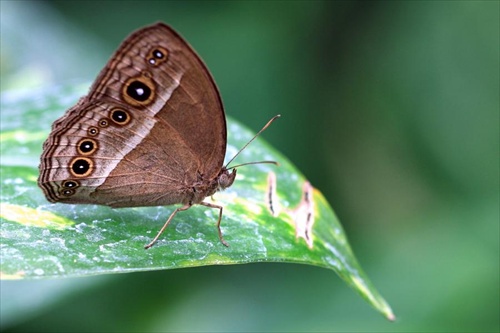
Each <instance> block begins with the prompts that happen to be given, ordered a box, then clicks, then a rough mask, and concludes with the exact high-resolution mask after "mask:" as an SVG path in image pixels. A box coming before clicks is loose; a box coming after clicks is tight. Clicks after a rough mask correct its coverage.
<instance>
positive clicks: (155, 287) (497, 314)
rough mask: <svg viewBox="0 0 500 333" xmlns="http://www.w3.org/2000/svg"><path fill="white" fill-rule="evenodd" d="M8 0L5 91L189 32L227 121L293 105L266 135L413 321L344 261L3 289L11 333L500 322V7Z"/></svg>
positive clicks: (71, 75)
mask: <svg viewBox="0 0 500 333" xmlns="http://www.w3.org/2000/svg"><path fill="white" fill-rule="evenodd" d="M0 3H1V22H0V23H1V89H2V91H7V90H14V89H37V88H40V87H47V86H51V85H59V84H71V83H72V82H75V83H81V82H88V84H90V83H91V82H92V81H93V80H94V78H95V77H96V75H97V73H98V72H99V70H100V69H101V68H102V67H103V66H104V64H105V62H106V60H107V59H108V58H109V56H110V55H111V53H112V52H113V51H114V50H115V49H116V47H117V46H118V45H119V43H120V42H121V41H122V40H123V39H124V38H125V37H126V36H127V35H128V34H129V33H130V32H132V31H133V30H135V29H137V28H139V27H142V26H144V25H147V24H150V23H153V22H156V21H164V22H166V23H168V24H169V25H171V26H172V27H174V28H175V29H176V30H177V31H179V33H180V34H181V35H183V36H184V37H185V38H186V39H187V40H188V41H189V42H190V44H191V45H192V46H193V47H194V48H195V49H196V50H197V52H198V53H199V54H200V55H201V56H202V58H203V59H204V60H205V62H206V63H207V65H208V67H209V68H210V70H211V72H212V74H213V75H214V77H215V79H216V81H217V83H218V86H219V88H220V91H221V94H222V97H223V100H224V103H225V107H226V112H227V114H228V115H230V116H231V117H233V118H235V119H237V120H239V121H241V122H242V123H244V124H246V125H248V126H249V127H250V128H252V129H254V130H257V129H259V128H260V127H261V126H262V124H264V123H265V122H266V121H267V120H268V119H269V118H270V117H271V116H273V115H275V114H277V113H281V114H282V115H283V117H282V119H280V120H279V121H278V122H277V123H276V124H275V125H273V126H272V128H271V129H269V130H268V131H267V132H266V133H265V134H264V135H263V136H264V138H265V139H266V140H268V141H269V142H270V143H271V144H272V145H274V146H275V147H276V148H277V149H278V150H280V151H281V152H283V153H284V154H285V155H286V156H288V157H289V158H290V160H292V162H294V163H295V164H296V165H297V166H298V167H299V169H300V170H302V171H303V172H304V174H305V175H306V176H307V177H308V179H309V180H310V181H311V182H312V184H313V185H314V186H315V187H317V188H319V189H320V190H321V191H322V192H323V193H324V194H325V196H326V197H327V198H328V200H329V202H330V204H331V205H332V206H333V208H334V209H335V211H336V212H337V214H338V216H339V218H340V220H341V221H342V223H343V225H344V227H345V229H346V232H347V235H348V236H349V239H350V241H351V245H352V247H353V249H354V252H355V253H356V255H357V257H358V259H359V261H360V262H361V265H362V266H363V267H364V269H365V271H366V273H367V274H368V276H369V277H370V278H371V280H372V282H373V283H374V284H375V286H376V287H377V288H378V289H379V291H380V292H381V293H382V295H383V296H384V297H385V298H386V299H387V301H388V302H389V303H390V304H391V305H392V307H393V310H394V311H395V313H396V316H398V320H397V321H396V322H395V323H390V322H387V321H386V320H385V319H383V317H381V316H380V315H379V314H378V313H377V312H375V311H374V310H373V309H372V308H370V307H369V306H368V305H367V304H366V303H365V302H364V301H363V300H362V299H361V298H360V297H359V296H358V295H356V294H355V293H353V292H352V291H351V290H350V289H349V288H348V287H347V286H346V285H345V284H344V283H343V282H342V281H341V280H340V279H339V278H338V277H336V276H335V275H334V273H332V272H331V271H328V270H324V269H320V268H316V267H308V266H300V265H284V264H252V265H242V266H214V267H204V268H193V269H182V270H171V271H161V272H145V273H134V274H123V275H115V276H99V277H92V278H79V279H64V280H52V281H14V282H11V281H8V282H2V283H1V285H0V286H1V305H2V306H1V308H0V309H1V312H0V314H1V317H0V319H1V321H0V324H1V326H0V329H1V330H2V331H5V332H26V331H101V332H102V331H220V330H225V331H356V332H360V331H397V332H402V331H406V332H410V331H411V332H416V331H419V332H430V331H432V332H465V331H471V332H483V331H484V332H486V331H488V332H492V331H499V330H500V323H499V321H500V319H499V318H500V306H499V298H500V291H499V283H500V282H499V270H500V267H499V259H500V258H499V257H500V245H499V237H500V236H499V233H500V230H499V224H500V222H499V200H500V198H499V185H500V184H499V122H500V119H499V118H500V116H499V94H500V93H499V89H500V87H499V81H500V79H499V71H500V68H499V58H500V54H499V39H500V36H499V29H500V28H499V12H500V11H499V10H500V9H499V2H498V1H435V2H431V1H411V2H395V1H387V2H385V1H380V2H371V1H370V2H340V1H339V2H335V1H330V2H329V1H326V2H320V1H306V2H300V1H294V2H273V1H269V2H254V1H233V2H229V1H221V2H209V1H201V2H196V1H189V2H175V1H4V0H2V1H1V2H0ZM63 112H64V110H61V115H62V114H63ZM6 303H9V306H8V307H7V306H5V304H6Z"/></svg>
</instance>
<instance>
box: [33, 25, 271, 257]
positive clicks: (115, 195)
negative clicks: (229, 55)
mask: <svg viewBox="0 0 500 333" xmlns="http://www.w3.org/2000/svg"><path fill="white" fill-rule="evenodd" d="M277 117H279V115H278V116H276V117H274V118H273V119H271V120H270V121H269V122H268V123H267V124H266V126H264V128H262V130H261V131H259V133H258V134H260V133H261V132H262V131H263V130H264V129H265V128H267V126H269V125H270V123H271V122H272V121H273V120H274V119H276V118H277ZM258 134H257V135H258ZM226 137H227V132H226V118H225V114H224V109H223V106H222V101H221V98H220V95H219V91H218V89H217V86H216V85H215V82H214V80H213V78H212V76H211V75H210V73H209V71H208V69H207V67H206V66H205V64H204V63H203V61H202V60H201V59H200V57H199V56H198V55H197V54H196V53H195V51H194V50H193V49H192V48H191V47H190V46H189V44H188V43H187V42H186V41H185V40H184V39H182V37H180V36H179V35H178V34H177V33H176V32H175V31H174V30H173V29H172V28H170V27H169V26H167V25H165V24H163V23H157V24H155V25H152V26H148V27H145V28H143V29H140V30H138V31H136V32H134V33H132V34H131V35H130V36H129V37H128V38H127V39H126V40H125V41H124V42H123V43H122V44H121V45H120V47H119V48H118V50H117V51H116V52H115V54H114V55H113V56H112V57H111V59H110V60H109V62H108V63H107V64H106V67H105V68H104V69H103V70H102V71H101V73H100V74H99V76H98V77H97V79H96V81H95V82H94V84H93V85H92V87H91V88H90V92H89V94H88V95H87V96H84V97H82V98H81V99H80V100H79V101H78V103H77V104H76V105H75V106H73V107H72V108H70V109H69V110H68V111H67V112H66V114H65V115H64V116H63V117H61V118H60V119H58V120H57V121H55V122H54V124H53V125H52V132H51V134H50V135H49V137H48V139H47V140H46V141H45V143H44V145H43V153H42V156H41V163H40V167H39V168H40V176H39V178H38V184H39V186H40V187H41V188H42V190H43V192H44V194H45V196H46V197H47V199H48V200H49V201H51V202H62V203H70V204H98V205H106V206H111V207H138V206H164V205H172V204H183V206H182V207H179V208H177V209H175V210H174V211H173V213H172V214H171V215H170V217H169V218H168V220H167V222H166V223H165V225H164V226H163V227H162V229H161V230H160V231H159V232H158V234H157V235H156V237H155V238H154V239H153V240H152V241H151V242H150V243H149V244H147V245H146V246H145V248H149V247H151V246H153V244H154V243H155V242H156V240H157V239H158V238H159V236H160V235H161V233H162V232H163V231H164V230H165V228H166V227H167V225H168V224H169V223H170V221H171V220H172V218H173V217H174V216H175V214H176V213H177V212H179V211H183V210H187V209H189V208H190V207H191V206H192V205H194V204H200V205H204V206H207V207H210V208H217V209H219V219H218V221H217V229H218V232H219V239H220V241H221V242H222V243H223V244H224V245H226V246H228V245H227V243H226V242H225V241H224V238H223V236H222V232H221V229H220V223H221V219H222V206H219V205H215V204H212V203H209V202H205V201H203V200H204V199H205V198H206V197H208V196H211V195H213V194H214V193H215V192H216V191H218V190H223V189H225V188H227V187H229V186H231V185H232V184H233V182H234V179H235V177H236V169H235V167H232V168H227V165H226V166H224V165H223V162H224V156H225V153H226V143H227V138H226ZM254 138H255V137H254ZM252 140H253V139H252ZM252 140H250V142H251V141H252ZM250 142H249V143H250ZM247 145H248V143H247ZM245 147H246V145H245ZM245 147H243V148H245ZM236 155H237V154H236ZM235 157H236V156H235ZM233 159H234V157H233ZM231 161H232V160H231ZM258 163H274V164H276V162H273V161H263V162H258ZM248 164H253V163H248Z"/></svg>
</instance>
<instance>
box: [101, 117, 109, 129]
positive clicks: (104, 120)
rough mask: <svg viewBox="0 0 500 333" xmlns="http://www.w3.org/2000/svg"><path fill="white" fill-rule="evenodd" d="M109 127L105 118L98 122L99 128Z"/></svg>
mask: <svg viewBox="0 0 500 333" xmlns="http://www.w3.org/2000/svg"><path fill="white" fill-rule="evenodd" d="M108 126H109V121H108V120H107V119H106V118H102V119H101V120H99V127H102V128H104V127H108Z"/></svg>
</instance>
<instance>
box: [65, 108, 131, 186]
mask: <svg viewBox="0 0 500 333" xmlns="http://www.w3.org/2000/svg"><path fill="white" fill-rule="evenodd" d="M109 120H111V121H112V122H113V123H115V124H117V125H120V126H123V125H126V124H128V123H129V122H130V120H131V117H130V115H129V114H128V112H127V111H125V110H122V109H114V110H112V111H111V112H110V119H107V118H103V119H101V120H99V123H98V127H100V128H105V127H108V126H109V124H110V122H109ZM98 127H95V126H92V127H89V128H88V130H87V134H88V135H89V136H91V137H92V136H93V137H95V136H97V134H99V128H98ZM97 148H98V144H97V141H96V140H94V139H91V138H84V139H82V140H80V142H78V144H77V148H76V150H77V152H78V154H80V155H83V156H90V155H92V154H93V153H94V152H95V151H96V150H97ZM93 164H94V163H93V161H92V160H91V159H90V158H88V157H77V158H75V159H74V160H73V161H72V162H71V164H70V172H71V173H72V174H73V176H75V177H85V176H88V175H89V174H90V173H91V172H92V169H93ZM78 186H80V184H79V182H78V181H76V180H65V181H64V182H63V183H62V192H61V193H62V194H63V195H65V196H70V195H72V194H74V191H75V189H76V188H77V187H78Z"/></svg>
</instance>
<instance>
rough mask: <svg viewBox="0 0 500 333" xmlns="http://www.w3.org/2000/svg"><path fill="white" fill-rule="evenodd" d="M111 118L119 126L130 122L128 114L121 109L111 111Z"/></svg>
mask: <svg viewBox="0 0 500 333" xmlns="http://www.w3.org/2000/svg"><path fill="white" fill-rule="evenodd" d="M110 118H111V120H113V121H114V122H115V123H116V124H118V125H126V124H128V122H129V121H130V116H129V114H128V112H127V111H125V110H120V109H115V110H113V111H111V115H110Z"/></svg>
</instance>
